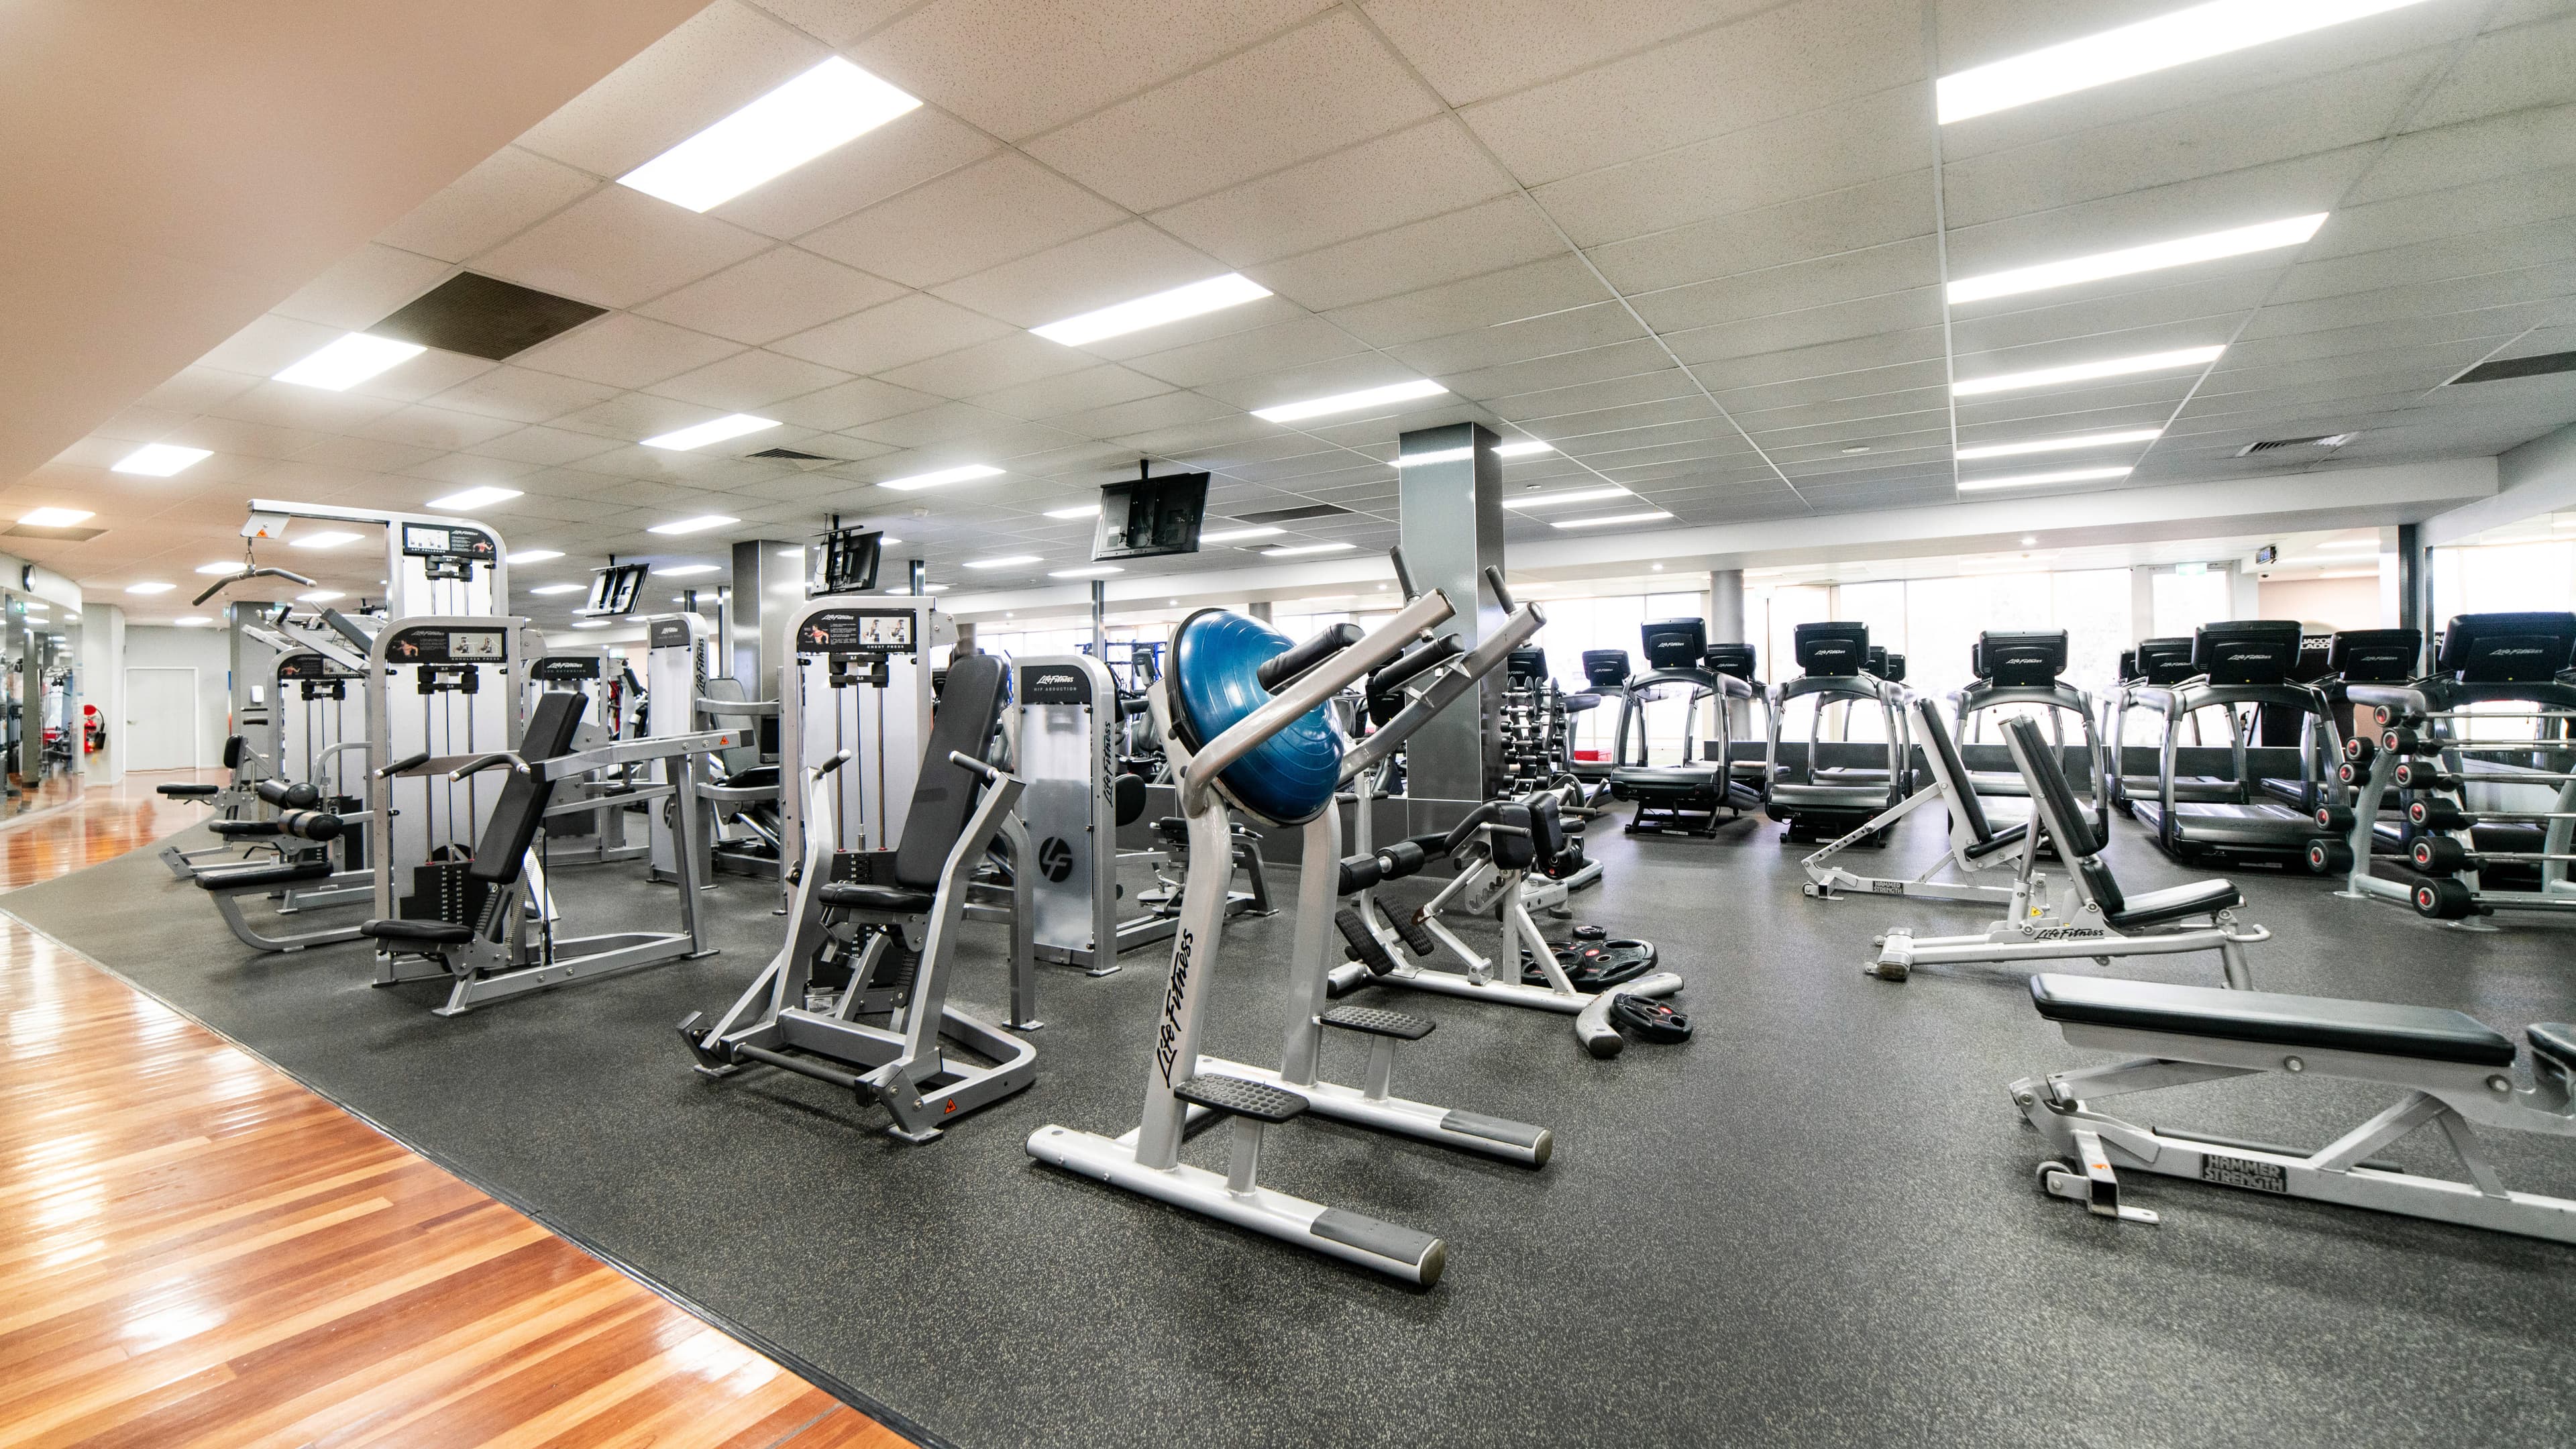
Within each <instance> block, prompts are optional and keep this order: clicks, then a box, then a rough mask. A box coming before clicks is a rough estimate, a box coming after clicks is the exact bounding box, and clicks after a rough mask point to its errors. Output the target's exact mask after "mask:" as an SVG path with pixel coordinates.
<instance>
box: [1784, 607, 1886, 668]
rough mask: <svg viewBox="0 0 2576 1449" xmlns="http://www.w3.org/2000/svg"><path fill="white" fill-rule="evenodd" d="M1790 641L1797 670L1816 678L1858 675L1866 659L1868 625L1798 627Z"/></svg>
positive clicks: (1836, 622)
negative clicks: (1796, 660)
mask: <svg viewBox="0 0 2576 1449" xmlns="http://www.w3.org/2000/svg"><path fill="white" fill-rule="evenodd" d="M1790 638H1791V640H1792V643H1793V645H1794V648H1795V652H1796V654H1797V656H1798V667H1799V668H1800V669H1803V670H1805V671H1806V672H1807V673H1808V674H1809V675H1810V676H1813V677H1817V678H1841V677H1847V676H1850V675H1854V674H1858V673H1860V667H1861V665H1862V664H1864V663H1865V662H1867V661H1868V659H1869V626H1868V625H1867V624H1855V623H1851V622H1848V621H1840V620H1828V621H1825V622H1822V623H1815V624H1800V625H1799V626H1798V627H1797V628H1796V629H1795V630H1793V631H1791V634H1790Z"/></svg>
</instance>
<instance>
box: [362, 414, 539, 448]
mask: <svg viewBox="0 0 2576 1449" xmlns="http://www.w3.org/2000/svg"><path fill="white" fill-rule="evenodd" d="M518 427H519V425H518V424H516V423H513V422H511V421H510V420H509V419H507V418H489V417H484V416H482V415H480V414H477V413H460V412H451V411H449V410H448V409H446V408H434V407H425V406H422V405H419V404H414V405H412V406H410V407H405V408H398V409H396V410H395V411H393V412H390V413H387V414H385V415H384V416H383V417H380V418H376V419H374V420H372V421H370V422H367V423H363V424H361V425H359V426H358V428H357V429H355V431H356V433H357V435H358V436H359V437H362V438H379V439H383V440H385V441H388V442H398V443H414V444H418V445H420V446H422V447H425V448H437V449H449V450H452V449H456V448H470V447H472V446H474V445H475V444H476V443H488V442H490V441H491V440H492V439H494V438H497V437H500V436H501V435H502V434H504V433H512V432H516V431H518Z"/></svg>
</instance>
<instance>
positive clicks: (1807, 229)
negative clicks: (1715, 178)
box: [1592, 171, 1956, 294]
mask: <svg viewBox="0 0 2576 1449" xmlns="http://www.w3.org/2000/svg"><path fill="white" fill-rule="evenodd" d="M1931 233H1932V175H1931V173H1930V172H1929V171H1924V172H1920V173H1916V174H1910V175H1902V176H1890V177H1884V178H1882V179H1880V180H1877V181H1869V182H1863V183H1862V184H1860V185H1858V186H1852V187H1846V188H1844V189H1843V190H1840V191H1833V192H1827V193H1826V194H1824V195H1822V196H1811V197H1806V198H1802V199H1800V200H1798V201H1793V202H1788V203H1785V204H1783V205H1780V206H1766V207H1762V208H1759V209H1757V210H1754V211H1747V212H1738V213H1736V214H1735V215H1733V216H1724V217H1715V218H1711V219H1710V220H1707V221H1701V222H1694V223H1691V224H1690V225H1687V226H1680V227H1675V228H1673V229H1672V230H1670V231H1663V232H1655V233H1652V234H1650V235H1647V236H1642V237H1634V238H1631V239H1629V240H1627V241H1622V242H1614V243H1611V244H1609V245H1607V246H1601V247H1595V248H1594V249H1593V251H1592V260H1593V263H1594V265H1596V266H1598V267H1600V268H1601V274H1602V275H1603V276H1606V277H1608V278H1609V279H1610V282H1611V285H1613V286H1616V287H1618V288H1620V289H1622V290H1623V291H1627V292H1629V293H1632V294H1634V293H1645V292H1652V291H1656V290H1659V289H1662V288H1666V287H1677V286H1683V285H1686V284H1688V283H1692V282H1699V281H1706V280H1708V279H1710V278H1713V277H1720V276H1727V275H1731V274H1734V273H1738V272H1751V271H1758V270H1760V269H1762V268H1766V267H1777V266H1784V265H1787V264H1789V263H1792V262H1803V261H1809V260H1813V259H1816V258H1820V257H1826V256H1832V255H1834V254H1836V253H1840V252H1850V251H1857V250H1859V249H1861V248H1864V247H1873V246H1878V245H1881V244H1883V243H1887V242H1894V241H1900V240H1903V239H1905V238H1908V237H1918V236H1929V235H1931ZM1953 270H1954V271H1955V270H1956V266H1955V260H1954V265H1953Z"/></svg>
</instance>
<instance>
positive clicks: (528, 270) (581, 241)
mask: <svg viewBox="0 0 2576 1449" xmlns="http://www.w3.org/2000/svg"><path fill="white" fill-rule="evenodd" d="M767 245H768V243H767V242H766V241H765V239H763V238H762V237H760V236H758V235H756V234H754V233H751V232H747V231H744V230H742V229H741V228H740V227H735V226H728V225H726V224H725V223H723V222H721V221H716V220H714V219H712V218H709V217H704V216H698V215H695V214H693V213H691V212H687V211H683V210H681V209H680V208H679V207H676V206H673V205H671V204H670V203H669V202H666V201H661V200H658V199H656V198H654V197H650V196H646V195H645V194H644V193H642V192H640V191H629V190H627V189H626V188H625V187H622V186H611V187H604V188H602V189H601V190H599V191H596V192H594V193H592V194H591V195H590V196H589V197H587V198H585V199H583V200H581V201H578V202H575V203H574V204H573V205H571V206H570V207H567V208H565V209H564V210H562V211H560V212H557V213H556V214H555V215H553V216H551V217H549V218H547V219H546V220H545V221H543V222H540V223H538V224H537V225H536V226H534V227H532V228H530V229H529V230H527V231H525V232H522V233H521V234H520V235H519V236H517V237H516V238H514V239H512V240H510V241H508V242H505V243H503V244H502V245H501V246H499V247H497V248H495V249H493V250H492V251H490V252H487V253H485V254H483V255H482V256H479V257H477V258H475V259H474V270H476V271H478V272H488V273H490V274H491V275H493V276H496V277H499V278H501V279H502V280H504V281H511V282H517V283H519V284H521V285H523V286H529V287H535V288H537V289H538V290H540V291H546V292H554V293H557V294H559V295H562V296H566V297H571V298H573V299H575V300H577V301H583V302H591V303H595V304H597V305H599V306H602V307H612V308H615V307H631V306H633V305H635V304H636V303H638V302H641V301H644V300H646V299H647V298H651V297H656V296H659V295H661V294H662V293H664V292H667V291H669V290H671V289H672V288H674V287H677V286H681V285H683V284H684V283H688V282H692V281H695V280H697V279H698V278H700V277H703V276H706V275H708V274H709V273H711V272H715V271H719V270H721V269H723V268H725V267H727V266H730V265H732V264H733V263H735V262H738V261H741V260H743V259H744V258H745V257H748V256H750V255H751V254H752V253H754V252H757V251H760V250H762V249H763V248H764V247H766V246H767Z"/></svg>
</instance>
